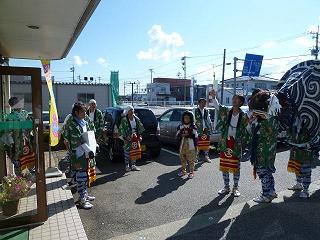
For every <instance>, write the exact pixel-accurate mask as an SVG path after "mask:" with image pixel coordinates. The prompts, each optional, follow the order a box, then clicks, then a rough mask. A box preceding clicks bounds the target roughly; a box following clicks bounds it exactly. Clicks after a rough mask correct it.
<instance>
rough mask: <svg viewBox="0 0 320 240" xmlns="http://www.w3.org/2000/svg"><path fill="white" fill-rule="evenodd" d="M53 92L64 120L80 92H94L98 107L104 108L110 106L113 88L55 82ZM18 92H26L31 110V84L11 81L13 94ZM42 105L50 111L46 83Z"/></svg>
mask: <svg viewBox="0 0 320 240" xmlns="http://www.w3.org/2000/svg"><path fill="white" fill-rule="evenodd" d="M53 92H54V95H55V100H56V106H57V109H58V114H59V118H60V120H63V119H64V118H65V117H66V116H67V115H68V114H69V113H70V112H71V108H72V104H73V103H74V102H76V101H78V94H94V98H95V100H96V101H97V105H98V108H99V109H100V110H102V111H103V110H104V109H105V108H107V107H110V106H111V104H112V101H111V88H110V85H107V84H100V85H99V84H97V85H94V84H92V85H91V84H90V85H89V84H59V83H58V84H54V85H53ZM17 94H18V97H22V96H21V95H23V94H26V96H27V97H26V98H25V109H26V110H27V111H31V102H29V101H26V100H28V94H31V85H30V84H27V83H18V82H13V83H11V96H15V95H17ZM42 106H43V110H44V111H49V91H48V88H47V85H46V83H43V84H42Z"/></svg>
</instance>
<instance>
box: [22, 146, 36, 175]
mask: <svg viewBox="0 0 320 240" xmlns="http://www.w3.org/2000/svg"><path fill="white" fill-rule="evenodd" d="M19 160H20V168H21V170H24V169H26V168H32V167H34V166H35V163H36V155H35V153H34V152H33V151H32V150H31V149H30V146H29V144H28V141H26V140H24V141H23V150H22V155H20V157H19Z"/></svg>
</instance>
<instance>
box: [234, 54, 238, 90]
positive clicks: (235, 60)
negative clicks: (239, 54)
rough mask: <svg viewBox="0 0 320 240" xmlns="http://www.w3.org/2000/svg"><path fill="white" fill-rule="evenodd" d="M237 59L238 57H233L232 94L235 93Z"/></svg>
mask: <svg viewBox="0 0 320 240" xmlns="http://www.w3.org/2000/svg"><path fill="white" fill-rule="evenodd" d="M237 61H238V58H236V57H234V58H233V95H236V94H237Z"/></svg>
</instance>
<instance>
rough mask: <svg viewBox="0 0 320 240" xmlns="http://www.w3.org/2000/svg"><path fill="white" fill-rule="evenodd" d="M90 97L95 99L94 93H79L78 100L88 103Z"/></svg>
mask: <svg viewBox="0 0 320 240" xmlns="http://www.w3.org/2000/svg"><path fill="white" fill-rule="evenodd" d="M90 99H94V93H78V101H81V102H83V103H88V102H89V101H90Z"/></svg>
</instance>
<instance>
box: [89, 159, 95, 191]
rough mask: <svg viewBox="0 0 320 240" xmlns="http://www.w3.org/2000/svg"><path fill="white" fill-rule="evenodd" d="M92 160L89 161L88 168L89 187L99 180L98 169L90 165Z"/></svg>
mask: <svg viewBox="0 0 320 240" xmlns="http://www.w3.org/2000/svg"><path fill="white" fill-rule="evenodd" d="M90 161H91V160H90V159H89V160H88V168H87V175H88V187H91V185H92V184H93V183H94V182H95V181H96V180H97V172H96V167H95V166H94V165H93V164H90Z"/></svg>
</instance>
